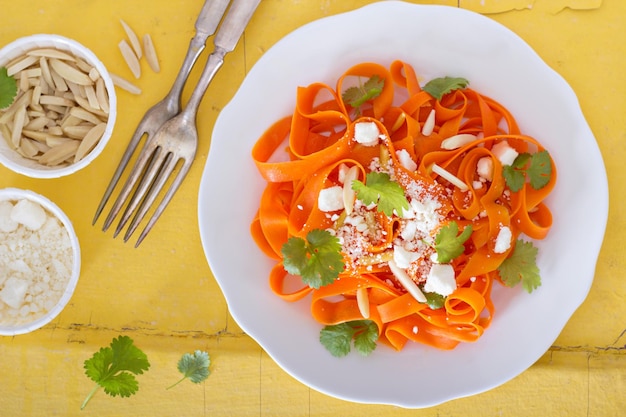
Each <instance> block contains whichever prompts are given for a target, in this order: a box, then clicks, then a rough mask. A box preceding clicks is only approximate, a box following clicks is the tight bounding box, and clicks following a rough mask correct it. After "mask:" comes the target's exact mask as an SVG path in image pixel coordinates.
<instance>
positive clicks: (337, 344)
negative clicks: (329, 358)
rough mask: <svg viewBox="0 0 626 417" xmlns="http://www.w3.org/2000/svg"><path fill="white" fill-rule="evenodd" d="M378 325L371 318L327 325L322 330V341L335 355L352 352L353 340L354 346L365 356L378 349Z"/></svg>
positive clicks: (339, 355) (340, 355)
mask: <svg viewBox="0 0 626 417" xmlns="http://www.w3.org/2000/svg"><path fill="white" fill-rule="evenodd" d="M377 340H378V327H377V326H376V323H374V322H373V321H371V320H355V321H349V322H345V323H340V324H335V325H330V326H325V327H324V328H323V329H322V330H321V331H320V342H321V343H322V345H324V347H325V348H326V349H327V350H328V351H329V352H330V353H331V355H333V356H335V357H338V358H340V357H342V356H346V355H347V354H348V353H350V349H351V345H352V342H353V341H354V348H355V349H356V350H357V352H359V353H360V354H361V355H363V356H367V355H369V354H370V353H372V352H373V351H374V349H376V341H377Z"/></svg>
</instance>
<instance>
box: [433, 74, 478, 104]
mask: <svg viewBox="0 0 626 417" xmlns="http://www.w3.org/2000/svg"><path fill="white" fill-rule="evenodd" d="M468 85H469V81H468V80H466V79H465V78H460V77H442V78H435V79H433V80H430V81H429V82H427V83H426V84H425V85H424V87H422V90H424V91H426V92H427V93H428V94H430V95H431V96H433V97H434V98H436V99H437V100H441V98H442V97H443V96H444V95H446V94H448V93H450V92H452V91H454V90H459V89H462V88H465V87H467V86H468Z"/></svg>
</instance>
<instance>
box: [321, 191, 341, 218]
mask: <svg viewBox="0 0 626 417" xmlns="http://www.w3.org/2000/svg"><path fill="white" fill-rule="evenodd" d="M317 207H318V208H319V209H320V210H321V211H323V212H329V211H337V210H343V187H340V186H338V185H334V186H332V187H328V188H324V189H322V190H321V191H320V193H319V195H318V196H317Z"/></svg>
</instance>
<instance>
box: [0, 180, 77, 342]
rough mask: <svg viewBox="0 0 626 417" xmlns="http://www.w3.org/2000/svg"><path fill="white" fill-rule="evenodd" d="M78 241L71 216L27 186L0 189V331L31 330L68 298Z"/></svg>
mask: <svg viewBox="0 0 626 417" xmlns="http://www.w3.org/2000/svg"><path fill="white" fill-rule="evenodd" d="M80 265H81V258H80V245H79V242H78V237H77V236H76V233H75V231H74V228H73V226H72V223H71V221H70V219H69V218H68V217H67V215H65V213H64V212H63V211H62V210H61V209H60V208H59V207H58V206H57V205H56V204H54V203H53V202H52V201H50V200H49V199H47V198H46V197H44V196H42V195H40V194H37V193H35V192H33V191H29V190H21V189H17V188H5V189H0V335H3V336H14V335H18V334H24V333H29V332H32V331H34V330H36V329H39V328H40V327H42V326H44V325H46V324H48V323H49V322H50V321H52V320H53V319H54V318H55V317H56V316H57V315H58V314H59V313H60V312H61V311H62V310H63V309H64V308H65V306H66V305H67V303H68V302H69V300H70V299H71V297H72V295H73V293H74V290H75V288H76V284H77V282H78V277H79V275H80Z"/></svg>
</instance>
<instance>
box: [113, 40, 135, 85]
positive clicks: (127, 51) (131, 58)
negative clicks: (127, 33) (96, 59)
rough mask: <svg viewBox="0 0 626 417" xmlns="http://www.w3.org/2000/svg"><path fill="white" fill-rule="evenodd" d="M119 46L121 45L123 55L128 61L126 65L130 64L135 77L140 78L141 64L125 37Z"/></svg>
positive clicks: (129, 66)
mask: <svg viewBox="0 0 626 417" xmlns="http://www.w3.org/2000/svg"><path fill="white" fill-rule="evenodd" d="M117 46H118V47H119V49H120V52H121V53H122V57H124V61H126V65H128V68H129V69H130V72H132V73H133V75H134V76H135V78H139V77H140V76H141V66H140V65H139V60H138V59H137V55H135V53H134V52H133V50H132V49H131V47H130V46H129V45H128V42H126V40H125V39H122V40H121V41H120V43H119V44H118V45H117Z"/></svg>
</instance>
